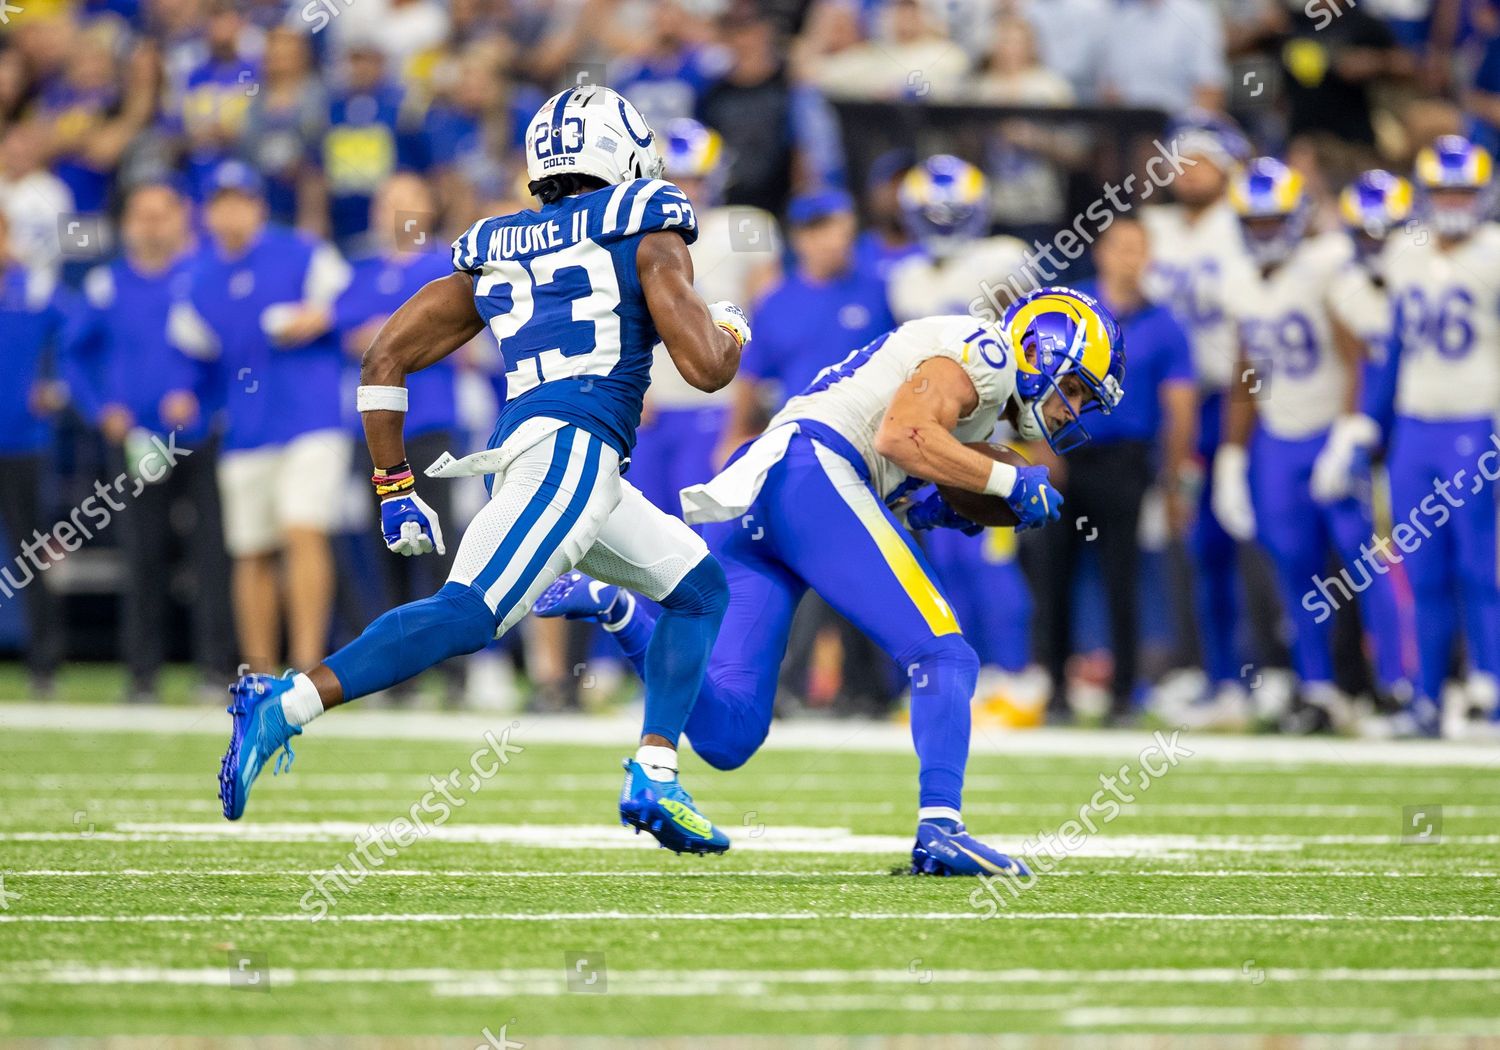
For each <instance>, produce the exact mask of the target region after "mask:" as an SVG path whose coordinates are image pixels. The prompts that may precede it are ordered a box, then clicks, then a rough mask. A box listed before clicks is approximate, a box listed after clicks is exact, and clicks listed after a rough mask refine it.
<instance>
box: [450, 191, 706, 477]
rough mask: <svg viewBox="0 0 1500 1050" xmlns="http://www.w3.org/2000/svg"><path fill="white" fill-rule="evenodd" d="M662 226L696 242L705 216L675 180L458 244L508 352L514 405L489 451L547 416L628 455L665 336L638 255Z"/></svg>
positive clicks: (590, 197)
mask: <svg viewBox="0 0 1500 1050" xmlns="http://www.w3.org/2000/svg"><path fill="white" fill-rule="evenodd" d="M656 230H674V231H676V232H677V233H680V234H681V235H682V238H683V240H685V241H687V243H689V244H691V243H692V242H693V241H694V240H696V239H697V236H698V224H697V219H696V217H695V216H694V215H693V209H692V206H691V205H690V204H688V200H687V197H686V195H685V194H683V192H682V191H681V190H679V189H678V188H677V187H676V186H673V185H672V184H671V183H670V182H663V181H661V180H660V179H636V180H634V181H632V182H625V183H621V184H620V185H618V186H607V187H605V188H603V189H599V190H594V191H592V192H589V193H583V194H579V195H577V196H573V197H564V198H562V199H561V200H558V201H554V202H553V203H551V204H548V205H545V206H543V208H542V209H541V210H540V211H523V212H518V213H516V214H514V215H505V216H498V217H496V218H492V219H484V220H481V221H480V222H477V223H475V224H474V225H473V226H471V227H470V228H469V229H468V231H467V232H465V233H464V235H463V236H462V237H460V238H459V239H458V240H456V241H454V242H453V266H454V268H455V269H458V270H463V271H465V272H467V273H471V274H473V275H474V299H475V302H476V305H477V306H478V307H479V314H480V316H481V317H483V318H484V321H485V323H486V324H487V325H489V327H490V331H492V332H493V333H494V335H495V339H496V340H497V341H498V342H499V344H500V352H501V353H502V354H504V355H505V367H506V380H507V383H508V400H507V401H506V403H505V406H504V407H503V408H502V409H501V412H500V421H499V423H498V424H497V425H496V427H495V433H494V436H493V437H492V438H491V440H490V447H491V448H495V447H498V446H499V445H500V444H501V443H502V442H504V440H505V439H506V438H507V437H508V436H510V434H511V432H512V431H514V430H515V429H516V427H518V426H520V425H521V423H522V422H524V421H525V420H527V419H531V418H533V417H535V416H548V417H551V418H553V419H561V420H563V421H565V422H568V423H573V424H576V425H577V426H579V427H581V428H583V429H584V430H586V431H588V432H589V433H591V434H593V435H594V436H596V437H598V438H599V439H600V440H602V441H606V442H608V443H609V444H610V445H611V446H612V447H613V448H614V449H615V451H617V452H618V453H619V454H620V456H621V458H622V459H623V458H626V457H628V456H629V455H630V450H631V448H632V447H633V446H634V445H635V430H636V427H637V426H639V425H640V421H641V401H642V399H643V398H644V396H645V393H646V387H647V385H648V384H649V383H650V380H651V348H652V347H653V346H654V345H655V344H656V342H657V339H658V337H657V334H656V326H655V325H654V324H652V322H651V313H650V311H649V310H648V309H647V308H646V297H645V294H644V293H643V292H642V290H641V282H640V278H639V277H638V276H637V275H636V269H635V253H636V250H637V248H638V247H639V245H640V242H641V238H642V237H643V236H645V235H646V234H648V233H651V232H653V231H656Z"/></svg>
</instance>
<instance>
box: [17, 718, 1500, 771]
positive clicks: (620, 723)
mask: <svg viewBox="0 0 1500 1050" xmlns="http://www.w3.org/2000/svg"><path fill="white" fill-rule="evenodd" d="M516 717H517V716H515V715H509V714H498V713H497V714H491V715H484V714H474V713H434V712H430V711H375V710H365V711H350V712H347V713H341V714H340V715H339V716H338V717H334V718H329V719H325V720H323V721H320V722H319V723H318V726H317V729H316V733H317V735H319V736H329V737H342V738H345V739H364V740H370V739H376V740H386V739H389V740H395V741H401V742H409V741H413V740H431V741H461V742H465V743H470V742H474V741H477V740H481V739H482V738H483V734H484V732H485V731H486V730H492V729H494V728H495V727H496V726H498V725H501V724H503V723H506V722H509V721H511V720H513V719H514V718H516ZM519 718H520V723H521V725H520V728H519V729H518V730H517V731H516V732H514V733H512V734H511V737H510V739H511V741H512V742H514V743H519V744H522V745H525V744H575V745H578V744H597V745H613V746H617V747H627V746H628V745H629V742H630V741H632V740H634V739H635V737H636V735H637V734H638V733H639V730H640V725H639V722H638V721H635V720H632V719H630V718H627V717H619V716H614V717H605V718H596V717H592V716H577V715H546V716H543V715H530V714H523V715H520V716H519ZM22 729H42V730H62V731H65V732H68V733H72V734H76V735H78V736H80V737H84V738H87V737H89V736H93V735H97V734H103V733H114V732H143V733H206V734H211V735H212V734H217V735H222V736H224V737H225V738H226V739H227V737H228V732H229V719H228V716H227V715H225V714H224V713H223V712H222V711H219V710H215V709H212V708H185V707H141V706H131V707H126V706H121V705H97V706H95V705H88V704H29V703H19V704H0V731H10V730H22ZM1168 735H1170V733H1169V734H1168ZM1182 741H1183V743H1184V744H1185V745H1186V746H1188V747H1190V748H1191V749H1192V751H1193V760H1196V761H1198V762H1226V763H1253V764H1256V765H1261V766H1273V767H1277V766H1285V765H1298V764H1304V763H1316V764H1319V765H1326V764H1328V763H1330V762H1346V763H1350V764H1354V765H1376V766H1387V767H1403V766H1404V767H1412V766H1424V767H1427V766H1436V767H1441V766H1473V767H1482V768H1483V767H1487V768H1495V767H1496V765H1497V764H1500V747H1497V746H1496V745H1494V744H1491V743H1482V742H1452V741H1376V740H1342V739H1327V738H1324V739H1318V738H1310V737H1278V738H1277V739H1276V740H1275V741H1274V745H1268V743H1267V741H1266V739H1265V738H1263V737H1253V736H1219V735H1214V734H1206V733H1192V732H1187V733H1184V734H1183V736H1182ZM1152 742H1153V738H1152V735H1151V733H1149V732H1141V731H1103V730H1080V729H1034V730H1027V731H1024V732H1008V733H1007V732H1002V731H986V732H984V733H977V734H975V738H974V744H973V753H974V754H975V755H986V754H996V755H1034V756H1052V757H1080V758H1095V757H1109V758H1116V757H1118V758H1122V759H1130V758H1133V757H1135V756H1137V755H1139V753H1140V752H1141V750H1142V749H1143V748H1145V747H1147V746H1149V745H1150V744H1151V743H1152ZM766 746H767V748H768V749H770V750H782V751H818V752H823V753H828V752H845V753H876V754H887V753H895V754H903V755H905V754H910V753H911V731H910V729H909V728H908V727H907V726H904V725H899V724H896V723H892V722H869V723H859V722H838V723H828V722H816V721H806V720H804V721H798V722H788V723H777V725H776V726H775V727H773V729H772V731H771V737H770V739H769V740H768V741H767V744H766Z"/></svg>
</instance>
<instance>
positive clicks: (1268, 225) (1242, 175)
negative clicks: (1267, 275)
mask: <svg viewBox="0 0 1500 1050" xmlns="http://www.w3.org/2000/svg"><path fill="white" fill-rule="evenodd" d="M1229 202H1230V203H1231V204H1232V205H1233V206H1234V211H1235V214H1236V215H1238V216H1239V217H1240V230H1241V231H1242V232H1243V233H1244V236H1245V247H1246V248H1247V249H1248V250H1249V252H1250V257H1251V258H1252V259H1254V260H1255V262H1256V263H1257V264H1258V265H1260V266H1275V265H1277V264H1279V263H1283V262H1285V261H1286V260H1287V257H1288V256H1290V255H1291V254H1292V251H1293V250H1294V249H1295V248H1296V247H1297V245H1298V244H1300V243H1301V241H1302V238H1303V237H1304V236H1305V235H1306V234H1307V224H1308V221H1309V219H1310V218H1311V214H1312V202H1311V201H1310V200H1309V199H1308V196H1307V185H1306V182H1305V180H1304V179H1303V178H1302V175H1301V174H1300V173H1299V172H1297V171H1294V170H1293V169H1291V168H1289V167H1287V166H1286V165H1285V164H1283V163H1281V161H1279V160H1277V159H1276V158H1275V157H1256V158H1255V159H1254V160H1252V161H1251V162H1250V163H1249V164H1248V165H1247V166H1246V167H1245V168H1244V170H1242V171H1240V172H1238V173H1236V175H1235V177H1234V179H1233V180H1232V181H1231V182H1230V184H1229Z"/></svg>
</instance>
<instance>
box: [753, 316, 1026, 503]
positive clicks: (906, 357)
mask: <svg viewBox="0 0 1500 1050" xmlns="http://www.w3.org/2000/svg"><path fill="white" fill-rule="evenodd" d="M934 357H947V358H950V359H952V360H954V361H957V362H958V363H959V365H960V366H962V367H963V370H964V372H965V374H967V375H968V377H969V379H970V381H971V382H972V383H973V384H974V390H975V392H976V393H977V394H978V395H979V404H978V405H976V406H975V408H974V411H972V412H970V413H969V414H968V415H967V416H964V417H963V418H962V419H960V420H959V421H958V426H956V427H955V428H954V430H953V435H954V437H956V438H958V439H959V440H960V441H984V440H987V439H988V438H989V436H990V434H991V432H992V431H994V429H995V421H996V420H997V419H998V418H999V416H1000V412H1001V410H1002V409H1003V408H1004V407H1005V405H1006V403H1007V402H1008V401H1009V400H1010V399H1011V396H1012V395H1013V394H1014V393H1015V389H1016V360H1015V355H1014V354H1013V353H1012V352H1011V348H1010V341H1009V340H1008V339H1007V338H1006V337H1005V336H1004V335H1003V334H1002V333H1000V332H999V331H997V330H996V329H994V328H992V327H987V326H985V325H982V324H980V323H979V322H978V321H976V320H975V319H974V318H972V317H968V316H958V317H951V316H950V317H927V318H923V319H921V320H917V321H908V322H906V323H905V324H903V325H901V326H900V327H898V328H895V329H893V330H892V331H890V332H887V333H886V334H885V335H883V336H881V337H880V338H878V339H876V340H875V341H874V342H872V343H870V344H869V345H868V346H866V347H863V348H861V349H859V350H856V351H854V352H853V353H852V354H850V355H849V356H848V357H846V358H844V360H842V361H840V362H839V363H838V364H836V365H832V366H830V367H828V368H825V369H823V371H822V372H820V373H819V374H818V376H817V378H816V379H814V380H813V382H812V385H811V386H809V387H808V388H807V389H806V390H804V391H803V392H802V393H800V394H798V395H797V396H796V397H794V398H792V399H791V400H790V401H788V402H787V403H786V405H784V406H783V407H782V409H781V411H780V412H778V413H776V415H775V416H774V417H773V418H772V420H771V422H770V423H768V424H767V425H766V431H767V433H770V432H771V431H772V430H774V429H775V428H776V427H778V426H780V425H781V424H783V423H790V422H794V421H796V420H804V419H805V420H811V421H814V422H818V423H822V424H824V425H826V426H828V427H830V428H831V429H833V430H835V431H837V432H838V433H839V434H841V435H843V436H844V437H845V438H846V439H847V440H848V441H849V443H850V444H851V445H853V446H854V448H855V450H856V451H857V452H858V453H859V454H860V456H861V457H863V459H864V461H865V466H866V467H868V468H869V471H870V483H871V486H872V487H873V488H874V490H875V492H876V493H877V494H878V495H879V496H880V498H881V499H886V498H888V497H889V496H890V495H891V494H892V493H893V492H895V491H896V489H897V488H898V487H900V485H901V484H902V482H904V481H906V477H907V475H906V472H905V471H904V470H902V469H901V468H900V467H898V466H896V464H894V463H892V462H891V461H890V460H889V459H886V458H885V457H884V456H882V455H880V454H879V453H878V452H876V451H875V435H876V433H877V432H879V430H880V423H881V420H883V419H884V418H885V413H886V410H887V409H889V408H890V407H891V402H892V401H893V400H894V399H895V397H896V392H897V391H898V390H899V389H900V387H901V384H902V383H905V382H908V381H910V380H911V378H912V377H913V376H914V375H915V374H916V371H917V368H918V367H919V366H920V365H921V364H922V362H923V361H926V360H928V359H930V358H934Z"/></svg>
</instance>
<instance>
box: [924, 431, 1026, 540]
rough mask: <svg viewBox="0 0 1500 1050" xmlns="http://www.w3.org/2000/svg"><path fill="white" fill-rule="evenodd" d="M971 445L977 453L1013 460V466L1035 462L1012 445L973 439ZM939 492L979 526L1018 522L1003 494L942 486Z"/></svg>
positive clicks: (1022, 465)
mask: <svg viewBox="0 0 1500 1050" xmlns="http://www.w3.org/2000/svg"><path fill="white" fill-rule="evenodd" d="M968 446H969V447H970V448H972V449H973V450H974V451H975V452H983V453H984V454H985V455H986V456H989V457H990V458H991V459H997V460H999V461H1000V462H1001V463H1009V464H1010V465H1011V466H1013V467H1029V466H1030V465H1031V461H1030V460H1029V459H1027V458H1026V457H1025V456H1023V455H1021V453H1019V452H1017V451H1016V450H1015V449H1013V448H1011V447H1010V446H1009V445H995V444H991V443H990V442H988V441H970V442H968ZM938 491H939V492H941V493H942V494H943V499H945V500H947V501H948V506H950V507H952V508H953V509H954V510H956V511H958V512H959V513H960V514H962V515H963V516H964V517H966V518H968V519H969V520H970V521H972V522H974V523H975V524H977V525H1014V524H1015V523H1016V521H1017V518H1016V512H1015V511H1013V510H1011V509H1010V504H1008V503H1006V502H1005V500H1003V499H1001V498H1000V497H999V496H988V495H985V494H984V493H983V492H966V491H965V490H963V489H955V488H951V487H950V486H948V485H939V486H938Z"/></svg>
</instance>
